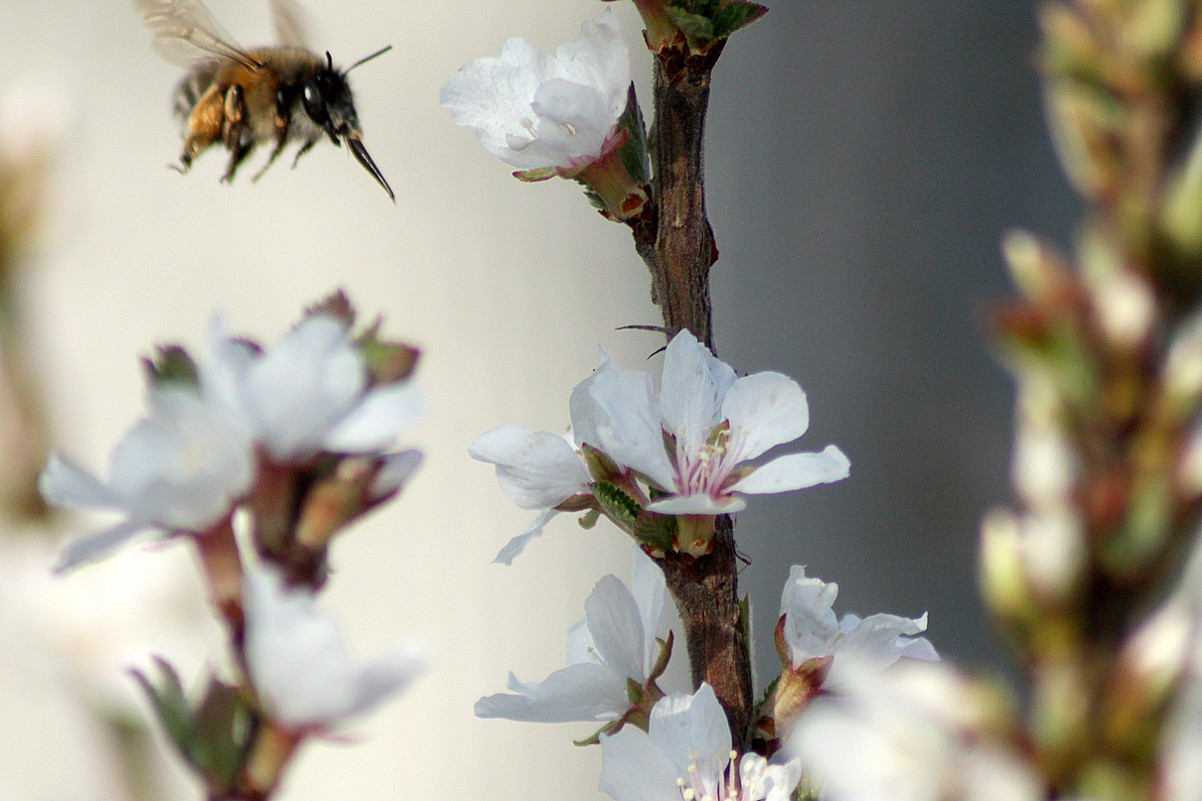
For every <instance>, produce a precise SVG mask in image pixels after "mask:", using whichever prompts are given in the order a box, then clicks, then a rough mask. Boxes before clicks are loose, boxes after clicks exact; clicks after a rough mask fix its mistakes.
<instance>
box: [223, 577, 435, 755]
mask: <svg viewBox="0 0 1202 801" xmlns="http://www.w3.org/2000/svg"><path fill="white" fill-rule="evenodd" d="M244 592H245V596H244V599H243V600H244V605H245V609H246V661H247V665H248V667H249V670H250V677H251V681H252V682H253V684H254V688H255V692H256V693H257V694H258V696H259V698H260V700H261V701H262V702H263V703H264V705H265V706H266V708H267V711H268V713H269V714H270V715H271V716H272V719H273V720H274V721H275V722H276V723H278V724H280V725H282V726H284V727H287V728H289V729H293V730H297V731H315V732H323V731H326V730H328V729H329V728H330V727H332V726H334V725H336V724H338V723H339V722H341V721H343V720H345V719H347V718H351V717H354V716H356V715H360V714H363V713H365V712H367V711H369V710H370V709H372V708H374V707H375V706H376V705H378V704H379V703H380V702H381V701H383V700H384V699H385V698H386V697H388V696H389V695H392V694H393V693H395V692H397V691H399V690H401V689H402V688H404V687H405V686H406V685H408V684H409V682H410V681H412V680H413V679H414V678H415V677H416V676H417V675H419V674H420V673H421V672H422V671H423V670H425V659H424V657H423V656H422V655H421V652H420V650H419V649H418V648H417V647H416V646H415V645H414V644H412V643H410V642H401V643H398V644H397V646H396V647H395V648H394V649H392V650H391V651H389V652H387V653H385V654H384V655H383V656H381V657H379V658H377V659H376V660H375V661H374V662H370V663H368V664H365V665H354V664H352V663H351V660H350V656H349V655H348V654H347V650H346V643H345V642H344V640H343V637H342V632H341V630H340V628H339V626H338V622H337V621H336V620H335V619H334V618H333V617H332V616H330V615H329V614H327V613H326V612H324V611H322V610H321V609H319V608H318V607H317V606H316V605H315V604H314V602H313V596H312V594H311V593H310V592H309V591H307V590H304V589H288V588H286V587H284V585H283V579H282V578H281V576H280V575H279V574H278V573H277V572H275V570H273V569H272V568H269V567H263V566H260V567H258V568H255V569H252V570H250V571H249V572H248V573H247V574H246V577H245V583H244Z"/></svg>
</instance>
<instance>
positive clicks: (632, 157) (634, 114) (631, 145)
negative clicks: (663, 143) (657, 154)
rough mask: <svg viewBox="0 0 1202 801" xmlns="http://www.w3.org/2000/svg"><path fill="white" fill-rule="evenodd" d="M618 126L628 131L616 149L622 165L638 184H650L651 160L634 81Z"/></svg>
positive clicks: (645, 128) (645, 127)
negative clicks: (627, 134) (623, 141)
mask: <svg viewBox="0 0 1202 801" xmlns="http://www.w3.org/2000/svg"><path fill="white" fill-rule="evenodd" d="M618 128H620V129H625V130H626V131H627V132H629V134H630V137H629V138H628V139H627V140H626V144H624V145H622V147H621V149H620V150H618V157H619V158H620V159H621V160H622V166H623V167H625V168H626V172H628V173H630V177H631V178H633V179H634V180H635V181H636V182H638V183H640V184H646V185H648V186H650V185H651V160H650V157H649V156H648V150H647V126H646V124H645V123H644V122H643V110H642V108H640V107H639V99H638V96H637V94H636V93H635V90H634V82H633V81H632V82H631V84H630V89H629V90H628V91H627V93H626V110H625V111H623V112H622V116H621V117H619V118H618Z"/></svg>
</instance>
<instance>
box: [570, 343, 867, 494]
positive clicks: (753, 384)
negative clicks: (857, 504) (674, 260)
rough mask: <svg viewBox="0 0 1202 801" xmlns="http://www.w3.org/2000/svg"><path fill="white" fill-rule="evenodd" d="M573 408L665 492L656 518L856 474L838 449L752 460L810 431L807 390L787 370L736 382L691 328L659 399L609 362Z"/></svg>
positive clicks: (666, 371)
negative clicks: (803, 389)
mask: <svg viewBox="0 0 1202 801" xmlns="http://www.w3.org/2000/svg"><path fill="white" fill-rule="evenodd" d="M573 403H574V404H577V405H578V406H579V410H573V415H572V418H573V422H574V423H575V421H576V420H577V419H578V418H579V419H583V421H585V424H584V426H583V428H584V433H583V437H584V439H585V441H586V442H588V443H589V444H590V445H593V446H594V447H596V448H597V449H598V450H600V451H601V452H603V453H605V454H607V455H608V456H610V457H611V458H612V459H613V460H614V461H616V462H618V463H619V464H623V465H626V466H628V467H630V468H631V469H633V470H635V471H637V472H639V473H640V474H642V475H643V476H646V477H647V478H648V479H649V480H650V481H651V482H652V483H653V484H654V485H655V486H656V487H657V488H658V489H659V490H662V491H663V492H664V493H666V495H667V496H668V497H665V498H661V499H659V500H656V501H655V502H653V503H651V504H650V505H649V506H648V507H647V508H648V509H651V510H652V511H655V512H662V513H664V514H673V515H680V514H694V515H718V514H726V513H730V512H738V511H741V510H742V509H743V508H744V507H746V505H747V504H746V502H745V501H744V500H743V499H742V498H741V497H739V496H740V495H743V494H752V495H756V494H762V493H774V492H787V491H789V490H797V489H804V488H806V487H812V486H814V485H816V484H826V483H829V482H832V481H839V480H840V479H844V478H846V477H847V476H848V474H849V472H850V469H851V463H850V462H848V460H847V457H846V456H844V455H843V452H842V451H840V450H839V449H838V448H837V447H835V446H834V445H828V446H827V447H826V449H824V450H823V451H822V452H821V453H792V454H787V455H785V456H779V457H777V458H775V459H772V460H771V461H769V462H768V463H766V464H763V465H759V466H756V465H753V464H751V463H750V460H752V459H755V458H756V457H758V456H761V455H762V454H763V453H765V452H766V451H767V450H768V449H769V448H772V447H774V446H776V445H781V444H784V443H786V442H792V441H793V440H795V439H797V438H798V437H800V436H801V435H802V434H804V433H805V431H806V429H807V428H809V424H810V415H809V407H808V406H807V405H806V398H805V393H804V392H802V391H801V387H799V386H798V385H797V382H796V381H794V380H793V379H791V378H789V377H787V376H784V375H781V374H780V373H773V372H763V373H755V374H753V375H747V376H743V377H742V378H736V377H735V372H734V370H732V369H731V368H730V366H729V365H727V364H726V363H725V362H723V361H721V360H719V359H717V358H716V357H715V356H714V355H713V354H711V353H710V352H709V349H708V348H706V347H705V346H704V345H702V344H701V343H700V342H698V341H697V338H696V337H694V336H693V334H692V332H690V331H688V330H687V329H686V330H682V331H681V332H680V333H678V334H677V335H676V336H675V337H673V338H672V341H671V342H670V343H668V348H667V350H666V352H665V354H664V368H663V373H662V375H661V378H660V394H659V396H658V397H656V396H655V394H654V391H653V388H652V383H651V376H650V375H648V374H646V373H642V372H637V371H622V370H617V369H614V368H613V367H612V366H608V367H607V366H606V365H604V364H603V365H602V367H601V368H599V369H598V370H597V372H596V373H595V374H594V375H593V380H592V381H591V382H589V383H588V384H587V391H585V392H581V393H578V394H577V395H574V396H573ZM581 436H582V434H581V432H578V433H577V439H578V440H579V439H580V438H581ZM665 440H668V441H669V442H670V443H671V444H670V445H668V446H667V447H665Z"/></svg>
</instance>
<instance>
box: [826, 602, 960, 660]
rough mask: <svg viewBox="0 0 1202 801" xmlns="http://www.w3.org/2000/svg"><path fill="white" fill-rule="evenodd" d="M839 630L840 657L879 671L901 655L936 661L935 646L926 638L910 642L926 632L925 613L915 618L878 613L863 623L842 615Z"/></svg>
mask: <svg viewBox="0 0 1202 801" xmlns="http://www.w3.org/2000/svg"><path fill="white" fill-rule="evenodd" d="M839 628H840V629H842V630H843V639H842V640H841V641H840V642H839V653H840V655H841V656H842V655H843V654H847V655H848V656H852V657H854V658H855V659H856V660H858V661H861V662H865V663H867V664H870V665H874V666H876V667H878V668H881V669H883V668H887V667H889V666H890V665H892V664H893V663H894V662H896V661H897V660H898V659H900V658H901V657H903V656H908V657H913V658H916V659H926V660H928V661H932V662H936V661H938V660H939V655H938V654H937V653H935V647H934V646H933V645H931V642H930V641H929V640H928V639H927V638H926V637H919V638H917V639H910V638H911V637H913V636H914V635H915V634H921V633H922V632H924V631H926V629H927V616H926V614H925V613H924V614H923V615H922V617H919V618H908V617H899V616H897V615H890V614H885V613H878V614H875V615H869V616H868V617H867V618H864V619H863V620H861V619H860V618H859V617H857V616H856V615H845V616H844V618H843V619H842V620H841V621H840V622H839ZM836 666H837V665H836Z"/></svg>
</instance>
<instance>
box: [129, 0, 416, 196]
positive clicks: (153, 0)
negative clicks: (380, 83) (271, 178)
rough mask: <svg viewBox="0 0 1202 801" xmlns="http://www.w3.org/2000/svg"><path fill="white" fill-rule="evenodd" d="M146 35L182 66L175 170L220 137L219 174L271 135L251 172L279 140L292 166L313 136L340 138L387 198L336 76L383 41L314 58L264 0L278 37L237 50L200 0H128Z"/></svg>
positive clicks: (290, 20)
mask: <svg viewBox="0 0 1202 801" xmlns="http://www.w3.org/2000/svg"><path fill="white" fill-rule="evenodd" d="M133 3H134V7H135V8H136V9H137V10H138V12H139V13H140V14H141V15H142V21H143V23H144V24H145V25H146V27H147V29H148V30H149V31H150V33H151V35H152V37H153V38H152V46H153V47H154V49H155V50H156V51H157V52H158V53H159V55H161V56H162V57H163V58H165V59H166V60H167V61H170V62H171V63H173V64H178V65H180V66H185V67H188V73H187V75H185V76H184V78H183V80H181V81H180V82H179V85H178V86H177V87H176V89H175V95H174V110H175V115H176V117H177V118H178V119H179V122H180V127H181V133H182V135H183V139H184V148H183V153H182V154H181V155H180V163H181V164H182V165H183V166H182V167H178V168H176V169H179V171H180V172H181V173H184V172H187V171H188V169H189V168H190V167H191V166H192V160H193V159H195V158H196V157H197V156H199V155H200V154H201V153H203V152H204V151H205V150H207V149H208V148H209V147H210V146H212V145H214V144H217V143H218V142H220V143H221V144H223V145H224V146H225V149H226V150H227V151H229V154H230V157H229V162H228V163H227V164H226V168H225V174H224V175H223V176H222V177H221V180H222V181H224V182H227V183H228V182H229V181H232V180H233V178H234V173H236V172H237V171H238V166H239V165H240V164H242V162H243V161H244V160H245V159H246V157H247V156H249V155H250V153H251V151H252V150H254V149H255V147H256V145H259V144H261V143H265V142H272V143H274V147H273V148H272V151H271V155H270V156H268V158H267V163H266V164H264V165H263V167H262V168H261V169H260V170H259V171H258V172H257V173H255V175H254V177H253V178H252V179H251V180H258V179H259V177H260V176H261V175H262V174H263V173H264V172H266V171H267V168H268V167H270V166H271V165H272V164H273V163H274V162H275V160H276V158H278V157H279V155H280V153H281V152H282V151H283V150H284V147H285V146H286V145H287V144H288V143H289V142H294V141H295V142H299V143H300V148H299V149H298V150H297V152H296V156H295V158H294V159H293V160H292V166H293V167H296V163H297V162H298V161H299V160H300V157H301V156H303V155H304V154H305V153H307V152H309V150H310V149H312V147H313V146H314V145H315V144H317V142H318V141H319V140H321V139H322V137H323V136H328V137H329V138H330V141H332V142H333V143H334V144H335V145H341V143H342V142H345V143H346V145H347V148H348V149H349V150H350V151H351V153H352V154H353V155H354V156H355V159H356V160H357V161H358V162H359V163H360V164H362V165H363V168H364V169H365V170H367V171H368V172H369V173H371V175H372V177H373V178H375V179H376V181H378V182H379V184H380V186H382V187H384V191H385V192H387V193H388V197H390V198H392V201H393V202H394V203H395V202H396V196H395V195H394V194H393V193H392V189H391V188H390V187H389V186H388V181H386V180H384V175H383V174H382V173H381V172H380V169H379V168H378V167H376V163H375V162H374V161H372V159H371V156H369V155H368V153H367V149H366V148H365V147H364V146H363V141H362V139H363V133H362V131H361V130H360V128H359V118H358V115H357V114H356V112H355V101H354V98H353V97H352V95H351V88H350V86H349V85H348V84H347V81H346V74H347V73H348V72H350V71H351V70H353V69H354V68H355V67H358V66H359V65H360V64H363V63H365V62H367V61H370V60H371V59H373V58H375V57H376V56H378V55H380V54H382V53H385V52H387V51H388V50H390V49H392V46H391V45H389V46H388V47H385V48H383V49H381V50H377V51H376V52H375V53H372V54H371V55H369V56H366V57H365V58H361V59H359V60H358V61H356V62H355V63H354V64H352V65H351V66H349V67H347V68H346V69H345V70H339V69H337V68H336V67H335V66H334V60H333V59H332V58H331V57H330V54H329V53H328V52H327V53H326V54H325V56H324V57H322V56H319V55H318V54H316V53H314V52H313V51H311V50H309V49H307V48H306V47H305V46H304V39H305V36H304V31H303V26H302V24H301V20H300V18H299V16H298V14H297V13H296V10H295V9H294V8H293V7H292V6H291V5H290V4H289V3H288V0H272V3H271V7H272V16H273V18H274V21H275V27H276V34H277V37H278V38H279V40H280V44H279V45H278V46H275V47H257V48H252V49H249V50H248V49H243V48H242V47H240V46H238V45H237V44H235V43H234V40H233V39H231V38H230V36H229V34H227V33H226V32H225V31H224V30H223V29H222V27H221V26H220V25H219V24H218V23H217V21H216V20H215V19H213V16H212V15H211V14H210V13H209V11H208V9H207V8H205V6H204V5H203V4H202V3H201V2H200V0H133Z"/></svg>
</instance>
